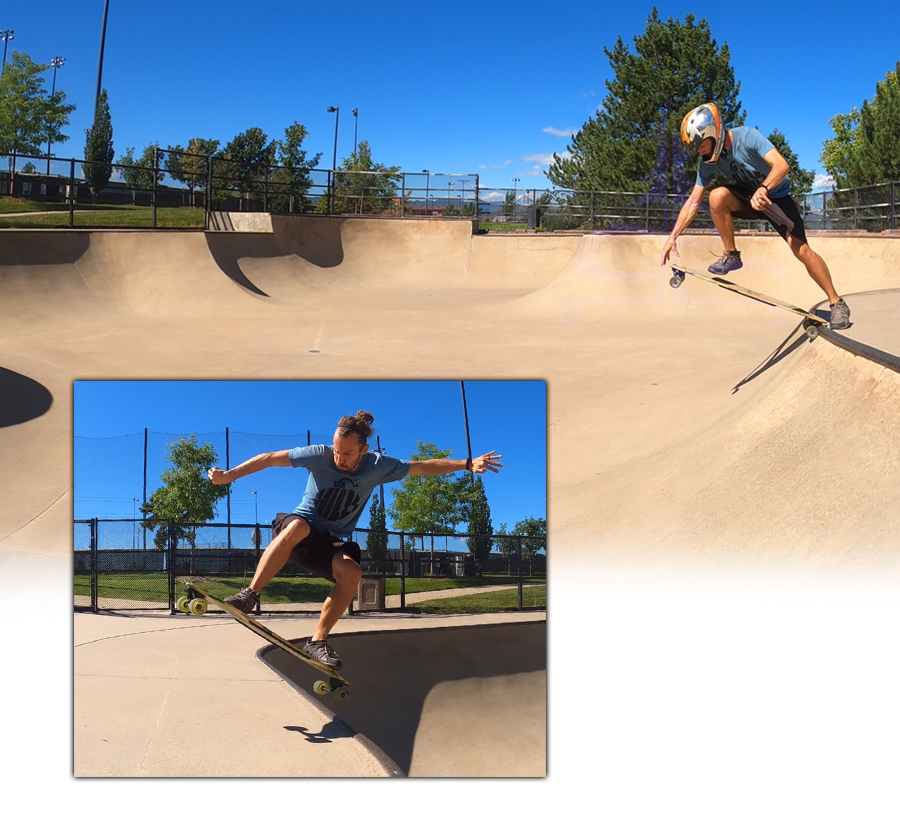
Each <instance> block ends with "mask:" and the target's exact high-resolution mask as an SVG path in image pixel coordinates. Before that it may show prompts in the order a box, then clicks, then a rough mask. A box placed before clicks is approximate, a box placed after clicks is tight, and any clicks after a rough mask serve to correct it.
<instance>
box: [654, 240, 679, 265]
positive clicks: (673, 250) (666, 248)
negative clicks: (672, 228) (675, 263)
mask: <svg viewBox="0 0 900 830" xmlns="http://www.w3.org/2000/svg"><path fill="white" fill-rule="evenodd" d="M669 254H675V256H677V257H678V258H679V259H681V254H680V253H678V242H677V240H676V238H675V237H674V236H670V237H669V238H668V239H667V240H666V244H665V245H663V249H662V257H661V258H660V260H659V264H660V265H661V266H662V265H665V264H666V263H667V262H668V261H669Z"/></svg>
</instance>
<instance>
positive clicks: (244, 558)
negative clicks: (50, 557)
mask: <svg viewBox="0 0 900 830" xmlns="http://www.w3.org/2000/svg"><path fill="white" fill-rule="evenodd" d="M271 539H272V529H271V527H270V526H268V525H245V524H204V525H188V524H178V523H175V522H170V523H168V524H165V525H162V526H159V527H156V528H147V527H146V526H145V525H144V523H143V520H140V519H138V520H132V519H76V520H75V522H74V565H75V568H74V594H75V610H81V611H93V612H97V611H110V610H129V611H162V612H169V613H173V614H174V613H175V609H176V602H177V600H178V597H179V596H180V595H182V594H183V593H184V590H185V589H184V586H185V584H186V583H187V582H190V581H197V582H203V583H207V584H209V585H210V587H208V590H210V592H211V593H213V594H214V595H216V596H219V598H220V599H221V598H223V597H224V596H226V595H227V594H229V593H235V592H236V591H238V590H239V589H240V588H242V587H243V586H245V585H247V584H249V582H250V579H251V578H252V576H253V573H254V571H255V570H256V566H257V564H258V562H259V559H260V556H261V554H262V552H263V551H264V550H265V548H266V546H267V545H268V544H269V542H270V541H271ZM353 541H355V542H356V543H357V544H359V545H360V548H361V549H362V568H363V574H364V576H366V577H375V578H382V579H385V580H386V581H388V582H389V583H390V590H389V593H390V594H391V595H392V596H394V597H396V599H395V600H393V601H392V602H391V604H390V607H393V608H398V609H405V608H406V607H407V600H408V598H409V597H410V596H411V592H409V590H408V580H410V579H416V580H421V581H417V583H416V586H417V592H418V591H419V590H427V589H428V587H429V585H430V584H431V583H436V582H437V581H440V585H441V587H442V588H447V587H448V586H449V588H450V590H451V591H453V590H457V589H458V591H460V592H463V591H467V590H470V589H473V588H475V589H477V590H486V589H488V588H490V589H494V588H497V589H501V590H502V589H504V588H508V589H509V590H515V591H516V599H515V602H514V605H515V607H516V608H518V609H519V610H522V609H524V608H528V607H534V606H535V605H540V606H543V605H545V600H544V601H543V602H538V603H535V602H532V601H531V600H529V598H528V592H527V590H526V589H527V588H528V587H529V585H530V584H531V583H537V584H543V583H545V582H546V547H545V540H544V539H540V538H534V537H526V536H510V535H503V536H498V535H493V536H473V535H466V534H438V533H434V534H432V533H424V534H422V533H419V534H412V533H403V532H396V531H372V530H357V531H355V532H354V534H353ZM330 587H331V586H330V584H329V583H328V582H327V581H326V580H322V579H318V578H316V577H313V576H311V575H310V574H308V573H307V572H306V571H304V570H303V569H302V568H301V567H300V566H299V565H297V564H295V563H293V562H288V564H287V565H286V566H285V567H284V568H283V569H282V570H281V571H280V573H279V574H278V576H277V577H276V578H275V579H274V580H273V581H272V582H271V583H270V586H268V587H267V588H266V589H265V590H264V592H263V596H262V598H261V606H260V610H261V611H264V612H265V613H273V612H317V611H318V610H319V607H320V606H321V602H322V600H324V598H325V596H326V595H327V593H328V591H329V590H330ZM545 595H546V594H545V592H544V594H543V596H545ZM350 610H351V613H353V612H354V611H356V612H358V611H359V608H358V607H356V608H355V607H354V605H353V604H351V609H350Z"/></svg>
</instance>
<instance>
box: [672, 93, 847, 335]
mask: <svg viewBox="0 0 900 830" xmlns="http://www.w3.org/2000/svg"><path fill="white" fill-rule="evenodd" d="M681 140H682V141H683V142H684V143H685V145H686V146H687V147H688V149H689V150H691V151H693V152H694V153H697V154H699V155H700V164H699V165H698V167H697V182H696V184H695V185H694V189H693V190H692V191H691V195H690V196H689V197H688V200H687V201H686V202H685V203H684V206H683V207H682V208H681V211H680V212H679V214H678V220H677V221H676V223H675V227H674V229H673V230H672V233H671V234H670V236H669V238H668V239H667V240H666V244H665V245H664V246H663V251H662V259H661V261H660V265H665V264H666V261H667V260H668V258H669V254H670V253H672V252H674V253H675V254H676V255H678V256H680V254H679V253H678V246H677V243H676V240H677V239H678V237H679V236H680V235H681V234H682V233H683V232H684V231H685V230H686V229H687V228H688V227H689V226H690V224H691V222H693V221H694V217H695V216H696V215H697V210H698V209H699V207H700V203H701V201H702V200H703V194H704V192H705V191H706V188H707V186H708V185H709V183H710V181H712V178H713V175H714V174H715V173H716V172H719V173H723V174H724V175H726V176H728V177H729V178H730V179H731V180H732V182H733V184H731V185H728V186H726V187H717V188H715V189H714V190H712V191H711V192H710V194H709V209H710V212H711V213H712V219H713V224H714V225H715V226H716V230H717V231H718V232H719V235H720V236H721V237H722V242H723V244H724V246H725V253H724V254H722V256H721V257H719V259H718V261H717V262H714V263H713V264H712V265H710V266H709V271H710V273H713V274H718V275H723V274H727V273H728V272H729V271H736V270H737V269H738V268H741V267H742V266H743V263H742V262H741V253H740V251H738V250H736V249H735V241H734V218H735V217H738V218H739V219H762V220H765V221H767V222H770V223H771V224H772V226H773V227H774V228H775V230H776V231H778V233H779V234H780V235H781V238H782V239H784V241H785V242H787V243H788V245H790V247H791V251H792V252H793V254H794V256H795V257H796V258H797V259H799V260H800V262H802V263H803V265H804V266H805V267H806V270H807V272H808V273H809V275H810V276H811V277H812V278H813V280H815V282H816V284H817V285H818V286H819V287H820V288H821V289H822V290H823V291H824V292H825V294H826V295H827V296H828V301H829V302H830V303H831V328H833V329H845V328H847V327H848V326H849V325H850V309H849V308H848V307H847V303H845V302H844V300H843V299H842V298H841V297H840V295H839V294H838V293H837V291H836V290H835V288H834V283H833V282H832V280H831V273H830V272H829V270H828V266H827V265H826V264H825V260H823V259H822V257H820V256H819V255H818V254H817V253H816V252H815V251H813V249H812V248H810V247H809V243H808V242H807V241H806V229H805V228H804V225H803V219H802V218H801V216H800V211H799V209H798V208H797V203H796V202H795V201H794V200H793V198H792V197H791V185H790V179H789V178H788V173H789V172H790V166H789V165H788V163H787V162H786V161H785V159H784V156H782V155H781V153H779V152H778V150H777V148H776V147H775V146H774V145H773V144H772V142H771V141H769V139H767V138H766V137H765V136H764V135H763V134H762V133H761V132H760V131H759V130H757V129H754V128H752V127H733V128H731V129H728V128H726V127H725V125H724V124H723V123H722V120H721V118H720V116H719V110H718V108H717V107H716V105H715V104H701V105H700V106H699V107H695V108H694V109H692V110H691V111H690V112H689V113H688V114H687V115H686V116H685V117H684V120H683V121H682V123H681Z"/></svg>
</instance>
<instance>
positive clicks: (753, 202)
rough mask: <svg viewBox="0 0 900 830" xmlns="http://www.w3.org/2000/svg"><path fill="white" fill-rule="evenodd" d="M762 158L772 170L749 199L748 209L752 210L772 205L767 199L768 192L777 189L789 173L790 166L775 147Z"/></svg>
mask: <svg viewBox="0 0 900 830" xmlns="http://www.w3.org/2000/svg"><path fill="white" fill-rule="evenodd" d="M764 158H765V160H766V161H767V162H768V163H769V164H770V165H772V169H771V170H770V171H769V175H768V176H766V177H765V178H764V179H763V181H762V184H761V185H760V186H759V187H758V188H757V189H756V193H754V194H753V196H752V197H751V199H750V207H752V208H753V209H754V210H762V209H763V208H765V207H766V206H767V205H771V204H772V200H771V199H770V198H769V191H770V190H773V189H774V188H776V187H778V185H780V184H781V183H782V182H783V181H784V180H785V179H786V178H787V175H788V173H790V172H791V166H790V165H789V164H788V163H787V161H785V158H784V156H783V155H781V153H779V152H778V150H777V149H776V148H775V147H773V148H772V149H771V150H769V152H768V153H766V155H765V156H764Z"/></svg>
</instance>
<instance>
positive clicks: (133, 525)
mask: <svg viewBox="0 0 900 830" xmlns="http://www.w3.org/2000/svg"><path fill="white" fill-rule="evenodd" d="M137 503H138V500H137V499H132V500H131V549H132V550H135V549H136V548H137Z"/></svg>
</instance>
